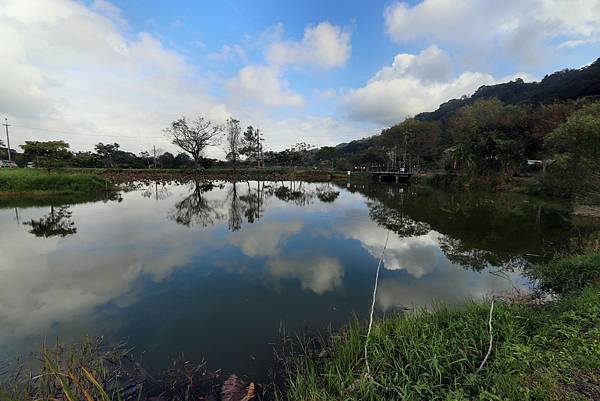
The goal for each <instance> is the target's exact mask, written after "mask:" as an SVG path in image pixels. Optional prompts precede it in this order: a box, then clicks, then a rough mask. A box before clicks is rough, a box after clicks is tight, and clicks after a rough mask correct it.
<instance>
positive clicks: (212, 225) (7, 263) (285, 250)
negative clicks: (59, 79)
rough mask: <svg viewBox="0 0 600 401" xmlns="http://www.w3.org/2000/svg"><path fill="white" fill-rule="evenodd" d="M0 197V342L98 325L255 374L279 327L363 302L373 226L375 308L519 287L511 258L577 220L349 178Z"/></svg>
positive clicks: (552, 242) (336, 320)
mask: <svg viewBox="0 0 600 401" xmlns="http://www.w3.org/2000/svg"><path fill="white" fill-rule="evenodd" d="M78 202H79V203H78ZM0 206H1V208H0V232H1V234H0V256H1V261H0V355H4V356H14V355H17V354H26V353H27V352H28V351H31V350H33V349H35V348H36V346H37V345H38V344H40V342H41V341H42V340H43V339H44V338H48V339H54V338H56V337H59V338H61V339H62V340H66V341H71V340H73V341H75V340H77V339H79V338H81V336H84V335H91V336H104V338H105V339H106V341H119V340H121V339H126V340H127V341H128V343H129V344H130V345H131V346H135V347H136V349H137V350H138V352H140V353H141V352H143V353H144V361H145V363H146V364H148V366H150V367H151V368H154V369H160V368H162V367H165V366H166V364H167V362H168V360H169V357H173V356H176V355H178V354H180V353H184V355H185V357H186V358H187V359H189V360H200V359H202V358H204V359H206V360H207V361H208V364H209V368H213V369H216V368H222V369H224V370H225V371H229V372H236V373H238V374H248V375H254V376H260V375H262V374H264V372H265V371H266V367H267V366H269V364H270V363H271V361H272V355H273V351H272V350H273V346H272V344H273V343H275V342H277V340H278V339H279V338H280V333H281V330H282V329H285V330H286V331H287V332H293V331H302V330H325V329H327V328H328V327H334V328H335V327H338V326H340V325H343V324H345V323H347V322H348V321H349V320H350V319H351V318H352V317H353V316H354V315H356V316H358V317H359V318H360V317H365V316H366V315H367V312H368V308H369V304H370V297H371V294H372V290H373V280H374V276H375V270H376V267H377V263H378V260H379V258H380V256H381V253H382V250H383V245H384V243H385V239H386V235H387V232H388V230H390V236H389V241H388V244H387V249H386V251H385V257H384V261H383V269H382V272H381V275H380V283H379V290H378V294H377V303H376V306H377V313H378V314H384V313H391V312H394V311H398V310H405V309H410V308H414V307H427V306H430V305H431V304H432V303H433V302H436V301H439V300H441V301H445V302H448V303H450V304H455V303H460V302H462V301H463V300H464V299H465V298H469V297H476V298H479V297H483V296H489V295H492V294H497V293H500V292H504V291H509V290H510V289H511V288H527V287H528V282H527V280H526V279H524V278H523V277H522V275H521V268H522V267H523V266H524V265H525V264H526V263H527V262H528V261H530V262H531V261H533V262H535V261H537V260H539V259H540V258H541V257H544V256H546V255H548V254H549V253H551V252H552V251H554V250H556V249H558V247H559V246H560V244H564V243H565V241H568V238H569V236H571V235H573V233H574V232H580V231H581V230H580V228H579V227H578V226H577V224H576V223H575V222H573V221H571V220H570V219H569V218H568V217H566V214H565V213H564V212H563V211H561V209H560V208H554V207H553V206H552V205H548V204H545V203H543V202H538V201H534V200H532V199H528V198H526V197H519V196H514V195H502V196H500V195H477V194H457V193H455V194H446V193H443V192H439V191H434V190H431V189H428V188H424V187H414V186H413V187H400V186H382V185H375V184H358V185H354V184H352V183H349V184H347V185H346V184H342V185H334V184H323V183H321V184H309V183H303V182H256V181H253V182H238V183H236V184H232V183H225V182H213V183H206V182H198V183H196V182H190V183H183V184H159V183H148V184H139V185H138V186H137V187H136V188H135V189H133V190H129V191H125V192H122V193H120V194H119V195H118V196H115V197H112V198H111V199H96V200H94V199H53V200H48V201H43V200H39V199H38V200H34V201H26V200H17V201H12V202H8V203H7V202H4V204H2V205H0Z"/></svg>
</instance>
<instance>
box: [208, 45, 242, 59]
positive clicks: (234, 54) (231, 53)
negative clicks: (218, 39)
mask: <svg viewBox="0 0 600 401" xmlns="http://www.w3.org/2000/svg"><path fill="white" fill-rule="evenodd" d="M207 57H208V59H209V60H215V61H228V60H233V59H235V58H239V59H242V60H243V59H245V58H246V52H245V51H244V48H243V47H242V46H240V45H237V44H236V45H233V46H229V45H223V47H222V48H221V50H220V51H218V52H215V53H210V54H209V55H208V56H207Z"/></svg>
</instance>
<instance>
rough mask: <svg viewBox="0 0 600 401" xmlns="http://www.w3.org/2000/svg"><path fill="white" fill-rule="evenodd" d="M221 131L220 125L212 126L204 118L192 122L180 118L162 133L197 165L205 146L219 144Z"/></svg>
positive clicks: (210, 122)
mask: <svg viewBox="0 0 600 401" xmlns="http://www.w3.org/2000/svg"><path fill="white" fill-rule="evenodd" d="M223 129H224V128H223V126H222V125H218V124H213V123H212V121H210V120H206V119H204V117H198V118H196V119H195V120H193V121H188V119H187V118H186V117H181V118H180V119H178V120H175V121H173V122H172V123H171V126H170V127H168V128H165V130H164V131H165V134H166V136H167V138H169V139H170V140H171V141H172V143H173V144H174V145H177V146H179V147H180V148H181V149H183V150H184V151H185V152H187V153H189V154H190V155H191V156H192V158H193V159H194V161H195V162H196V164H198V162H199V161H200V159H201V157H202V153H203V152H204V149H205V148H206V147H207V146H216V145H218V144H219V143H220V142H221V135H222V134H223Z"/></svg>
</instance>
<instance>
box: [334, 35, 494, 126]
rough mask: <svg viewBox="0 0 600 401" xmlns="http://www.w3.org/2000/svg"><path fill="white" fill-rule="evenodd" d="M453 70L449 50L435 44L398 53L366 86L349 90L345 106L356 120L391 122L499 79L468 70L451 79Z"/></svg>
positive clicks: (466, 93)
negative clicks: (412, 52) (417, 51)
mask: <svg viewBox="0 0 600 401" xmlns="http://www.w3.org/2000/svg"><path fill="white" fill-rule="evenodd" d="M451 70H452V66H451V63H450V59H449V57H448V55H447V53H446V52H445V51H443V50H441V49H439V48H438V47H437V46H435V45H432V46H430V47H428V48H427V49H425V50H423V51H422V52H420V53H419V54H416V55H413V54H398V55H397V56H396V57H394V62H393V63H392V65H391V66H388V67H384V68H382V69H381V70H379V71H378V72H377V73H376V74H375V75H374V76H373V77H372V78H371V79H370V80H369V81H368V82H367V84H366V85H365V86H363V87H361V88H358V89H354V90H351V91H349V92H348V93H347V94H346V95H345V97H344V99H343V106H344V108H345V109H346V110H347V111H348V113H349V115H350V117H351V118H353V119H355V120H368V121H373V122H375V123H378V124H381V125H390V124H395V123H397V122H399V121H401V120H403V119H405V118H406V117H409V116H413V115H415V114H417V113H420V112H423V111H429V110H434V109H436V108H437V107H438V106H439V105H440V104H441V103H443V102H445V101H448V100H449V99H452V98H458V97H461V96H462V95H470V94H472V93H473V92H474V91H475V90H476V89H477V88H479V87H480V86H481V85H489V84H493V83H495V82H496V80H495V79H494V77H493V76H491V75H489V74H483V73H479V72H468V71H467V72H463V73H462V74H460V75H459V76H458V77H456V78H451V77H450V74H451Z"/></svg>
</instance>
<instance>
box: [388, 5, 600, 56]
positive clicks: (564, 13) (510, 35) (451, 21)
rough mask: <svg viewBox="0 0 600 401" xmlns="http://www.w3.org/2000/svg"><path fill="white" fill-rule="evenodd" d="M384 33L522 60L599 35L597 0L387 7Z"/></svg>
mask: <svg viewBox="0 0 600 401" xmlns="http://www.w3.org/2000/svg"><path fill="white" fill-rule="evenodd" d="M384 17H385V26H386V31H387V33H388V35H389V36H390V37H391V38H392V39H394V40H395V41H397V42H408V41H410V40H414V39H419V38H426V39H433V40H436V41H439V42H446V43H448V42H452V43H455V44H459V45H462V46H464V47H465V49H468V51H469V52H471V53H478V54H480V55H489V52H490V49H494V51H497V49H498V47H500V48H502V49H504V51H506V54H509V55H512V56H514V57H515V58H517V59H518V60H520V61H523V62H525V63H529V64H531V63H535V62H539V56H540V55H541V54H544V52H545V51H546V50H547V49H548V48H551V47H553V46H560V45H559V44H557V41H558V42H561V41H566V42H568V43H570V44H571V45H573V46H575V45H578V44H583V43H586V42H589V41H590V40H597V39H598V38H599V37H600V24H598V21H599V20H600V3H599V2H598V1H596V0H527V1H522V0H506V1H501V2H499V1H494V0H459V1H455V0H423V1H421V2H419V3H417V4H409V3H408V2H397V3H394V4H392V5H390V6H388V7H387V8H386V9H385V12H384Z"/></svg>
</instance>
